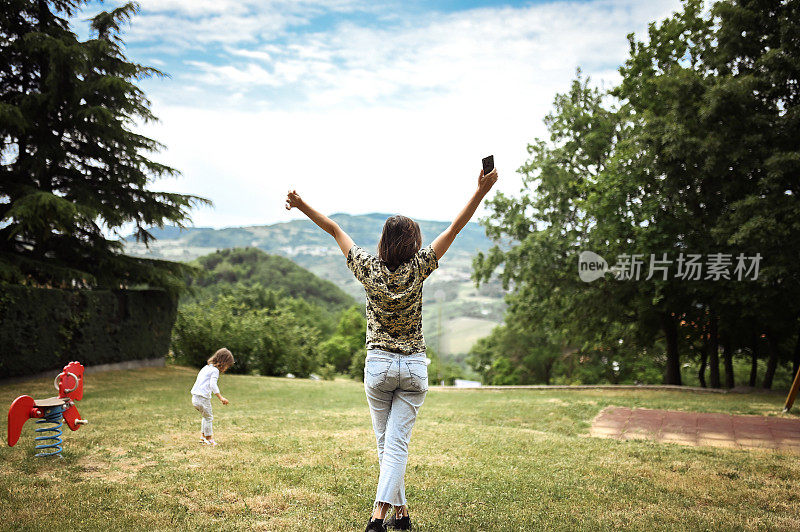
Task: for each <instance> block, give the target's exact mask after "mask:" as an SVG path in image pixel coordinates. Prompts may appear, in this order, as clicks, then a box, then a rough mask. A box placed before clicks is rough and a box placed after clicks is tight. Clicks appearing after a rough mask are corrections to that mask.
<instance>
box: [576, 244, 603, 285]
mask: <svg viewBox="0 0 800 532" xmlns="http://www.w3.org/2000/svg"><path fill="white" fill-rule="evenodd" d="M608 271H610V269H609V267H608V263H607V262H606V259H604V258H603V257H601V256H600V255H598V254H597V253H595V252H593V251H581V254H580V255H578V275H579V276H580V278H581V281H583V282H584V283H591V282H592V281H594V280H596V279H599V278H601V277H603V276H604V275H605V274H606V272H608Z"/></svg>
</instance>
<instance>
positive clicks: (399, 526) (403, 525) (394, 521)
mask: <svg viewBox="0 0 800 532" xmlns="http://www.w3.org/2000/svg"><path fill="white" fill-rule="evenodd" d="M386 528H391V529H394V530H411V517H409V516H407V515H405V516H403V517H397V516H396V515H393V516H392V517H390V518H389V519H387V520H386Z"/></svg>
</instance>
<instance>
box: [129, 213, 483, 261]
mask: <svg viewBox="0 0 800 532" xmlns="http://www.w3.org/2000/svg"><path fill="white" fill-rule="evenodd" d="M389 216H392V215H391V214H385V213H370V214H359V215H352V214H345V213H337V214H334V215H332V216H331V219H333V220H334V221H335V222H336V223H338V224H339V225H340V226H341V227H342V229H344V230H345V231H347V233H348V234H349V235H350V236H351V237H352V238H353V240H354V241H355V242H356V244H358V245H360V246H361V247H363V248H365V249H370V250H373V249H374V248H375V247H377V245H378V239H379V238H380V234H381V231H382V230H383V224H384V222H385V221H386V219H387V218H388V217H389ZM417 223H418V224H419V225H420V230H421V231H422V238H423V245H427V244H429V243H430V242H431V241H433V239H434V238H436V237H437V236H438V235H439V234H440V233H441V232H442V231H444V230H445V229H446V228H447V226H448V225H450V222H440V221H434V220H417ZM148 231H149V232H150V233H151V234H152V235H153V236H154V237H155V238H156V240H157V242H156V248H159V247H161V246H158V245H157V244H158V241H165V240H169V241H181V242H182V244H183V246H184V247H198V248H214V249H224V248H232V247H258V248H260V249H262V250H264V251H266V252H268V253H278V254H282V255H294V254H302V251H303V250H302V249H299V250H298V249H295V247H296V246H293V245H292V244H299V245H301V246H312V247H314V246H320V247H325V248H335V249H338V248H336V243H335V242H334V241H333V240H332V239H331V238H330V236H329V235H327V234H326V233H325V232H324V231H322V230H320V229H319V228H318V227H317V226H316V225H315V224H314V223H313V222H312V221H310V220H290V221H288V222H278V223H275V224H269V225H252V226H242V227H226V228H221V229H215V228H212V227H186V228H184V229H181V228H180V227H177V226H171V225H169V226H164V227H163V228H159V227H153V228H149V229H148ZM124 242H125V244H126V246H128V247H129V252H130V251H131V250H133V251H135V252H134V253H132V254H151V253H147V251H146V250H145V249H142V248H144V246H141V248H139V247H137V243H136V242H135V240H134V237H133V235H129V236H128V237H126V238H125V239H124ZM490 246H491V241H490V240H489V239H488V238H487V237H486V235H485V233H484V230H483V228H482V227H481V226H480V225H479V224H477V223H475V222H469V223H468V224H467V225H466V226H465V227H464V229H462V231H461V233H460V234H459V236H458V238H457V239H456V241H455V242H454V243H453V246H452V247H451V250H453V251H456V252H458V251H465V252H468V253H475V252H477V251H483V250H486V249H488V248H489V247H490ZM153 254H158V252H157V251H155V250H154V253H153ZM196 256H200V255H196ZM196 256H195V257H191V259H193V258H196ZM164 258H169V257H166V256H165V257H164ZM173 258H174V259H175V260H191V259H187V258H181V257H173Z"/></svg>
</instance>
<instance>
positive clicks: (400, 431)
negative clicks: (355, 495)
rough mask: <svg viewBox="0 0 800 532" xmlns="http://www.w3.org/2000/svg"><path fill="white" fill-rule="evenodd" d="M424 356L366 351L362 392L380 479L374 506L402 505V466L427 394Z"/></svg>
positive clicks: (403, 472) (403, 502) (404, 471)
mask: <svg viewBox="0 0 800 532" xmlns="http://www.w3.org/2000/svg"><path fill="white" fill-rule="evenodd" d="M426 358H427V357H426V356H425V353H420V354H416V355H400V354H397V353H389V352H388V351H382V350H379V349H372V350H369V351H367V360H366V363H365V365H364V390H365V391H366V394H367V402H368V403H369V409H370V413H371V415H372V428H373V429H374V430H375V439H376V440H377V443H378V462H379V463H380V466H381V475H380V478H379V479H378V489H377V492H376V494H375V504H377V503H379V502H385V503H389V504H391V505H393V506H403V505H404V504H406V486H405V474H406V462H407V461H408V444H409V442H410V441H411V429H412V428H413V427H414V422H415V421H416V420H417V412H418V411H419V409H420V407H421V406H422V403H423V401H425V395H426V394H427V393H428V365H427V361H426Z"/></svg>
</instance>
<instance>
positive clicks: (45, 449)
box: [34, 407, 64, 458]
mask: <svg viewBox="0 0 800 532" xmlns="http://www.w3.org/2000/svg"><path fill="white" fill-rule="evenodd" d="M63 411H64V409H63V408H62V407H55V408H49V409H47V410H45V411H44V418H42V419H37V420H36V423H37V424H41V423H47V424H50V425H54V426H50V427H40V428H38V429H35V432H38V433H53V434H44V435H43V436H38V437H36V438H34V439H35V440H36V441H37V442H42V443H40V444H39V445H37V446H36V450H37V451H40V452H39V453H37V454H36V456H53V455H58V457H59V458H62V456H61V451H62V449H61V442H62V441H63V440H62V439H61V434H63V431H62V430H61V427H62V425H63V423H62V420H63V416H62V413H63ZM45 442H48V443H45Z"/></svg>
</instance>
